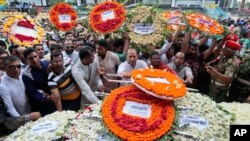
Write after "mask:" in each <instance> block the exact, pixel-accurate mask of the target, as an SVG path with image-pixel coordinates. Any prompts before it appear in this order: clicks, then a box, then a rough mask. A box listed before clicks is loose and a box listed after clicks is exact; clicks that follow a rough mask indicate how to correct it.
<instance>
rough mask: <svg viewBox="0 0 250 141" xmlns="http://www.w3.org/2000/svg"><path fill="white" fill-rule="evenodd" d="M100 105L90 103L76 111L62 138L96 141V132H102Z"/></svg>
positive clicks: (70, 140) (73, 140)
mask: <svg viewBox="0 0 250 141" xmlns="http://www.w3.org/2000/svg"><path fill="white" fill-rule="evenodd" d="M101 106H102V103H96V104H92V105H90V106H89V107H87V108H85V110H84V111H83V112H80V113H78V114H77V116H76V118H75V119H73V120H72V121H71V123H70V124H71V126H70V127H69V128H68V130H67V132H66V133H65V134H64V138H65V139H66V140H69V141H83V140H86V141H96V140H97V138H98V136H99V134H98V133H100V132H102V131H101V130H102V119H101V118H102V117H101V113H100V109H101ZM90 123H91V124H90Z"/></svg>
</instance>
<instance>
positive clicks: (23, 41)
mask: <svg viewBox="0 0 250 141" xmlns="http://www.w3.org/2000/svg"><path fill="white" fill-rule="evenodd" d="M3 31H4V32H6V33H8V34H9V38H10V39H11V40H12V41H13V42H14V43H15V44H18V45H20V46H25V47H31V46H33V45H35V44H40V43H41V42H42V38H43V29H42V27H41V26H40V25H39V24H38V23H36V22H35V20H34V19H32V18H30V17H26V16H23V15H16V16H12V17H10V18H8V19H7V21H6V22H5V24H4V26H3Z"/></svg>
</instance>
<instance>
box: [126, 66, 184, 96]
mask: <svg viewBox="0 0 250 141" xmlns="http://www.w3.org/2000/svg"><path fill="white" fill-rule="evenodd" d="M131 77H132V79H133V81H134V83H135V84H137V85H139V86H141V87H143V88H144V89H146V90H147V91H150V92H153V93H154V94H156V95H157V96H160V97H163V98H164V97H169V98H170V99H171V98H173V99H175V98H179V97H183V96H184V95H185V94H186V86H185V84H184V83H183V82H182V80H181V79H180V78H178V76H176V75H174V74H172V73H170V72H166V71H163V70H159V69H138V70H134V71H133V72H132V73H131ZM148 78H160V79H165V80H167V81H168V82H169V83H160V82H154V81H150V80H149V79H148Z"/></svg>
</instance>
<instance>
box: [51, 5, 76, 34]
mask: <svg viewBox="0 0 250 141" xmlns="http://www.w3.org/2000/svg"><path fill="white" fill-rule="evenodd" d="M76 19H77V13H76V11H75V10H74V9H73V8H72V7H71V6H70V5H69V4H66V3H63V2H62V3H58V4H56V5H54V6H53V7H52V8H51V10H50V21H51V22H52V23H53V24H54V25H55V26H56V28H57V29H58V30H61V31H68V30H71V29H72V28H74V27H75V25H76Z"/></svg>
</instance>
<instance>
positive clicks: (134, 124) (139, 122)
mask: <svg viewBox="0 0 250 141" xmlns="http://www.w3.org/2000/svg"><path fill="white" fill-rule="evenodd" d="M126 101H132V102H137V103H140V104H149V105H150V106H151V115H150V116H149V117H148V118H142V117H139V116H133V115H130V114H126V113H124V112H123V107H124V106H125V104H126ZM102 116H103V120H104V123H105V125H106V127H107V128H108V129H109V130H110V131H111V132H113V133H114V134H115V135H116V136H118V137H120V138H121V139H123V140H134V141H136V140H155V139H158V138H160V137H162V136H163V135H165V134H166V133H168V131H169V130H170V129H171V127H172V125H173V122H174V116H175V110H174V107H173V106H172V102H171V101H166V100H161V99H158V98H154V97H152V96H150V95H146V94H145V93H144V92H143V91H141V90H140V89H138V88H136V87H135V86H125V87H120V88H118V89H115V90H114V91H112V92H111V94H110V95H109V96H108V97H107V98H106V99H105V101H104V102H103V106H102Z"/></svg>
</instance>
